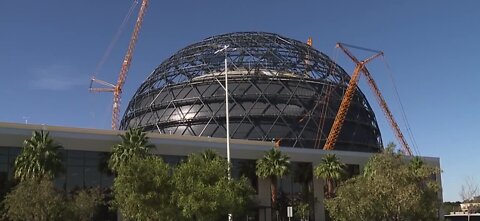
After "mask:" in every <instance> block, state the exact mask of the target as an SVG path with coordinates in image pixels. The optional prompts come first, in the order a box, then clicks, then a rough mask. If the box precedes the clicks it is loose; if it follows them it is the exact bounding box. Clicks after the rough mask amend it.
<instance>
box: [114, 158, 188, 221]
mask: <svg viewBox="0 0 480 221" xmlns="http://www.w3.org/2000/svg"><path fill="white" fill-rule="evenodd" d="M170 180H171V176H170V167H169V166H168V164H166V163H165V162H163V160H162V159H161V158H159V157H156V156H148V157H146V158H139V157H134V158H131V159H130V161H129V163H128V164H125V165H121V166H120V167H119V169H118V175H117V177H116V178H115V181H114V184H113V191H114V195H115V202H114V204H115V206H117V207H118V208H119V209H120V212H121V213H122V215H123V217H124V218H125V219H127V220H167V221H168V220H172V221H173V220H179V218H180V217H178V216H177V214H176V207H175V206H173V205H172V204H171V202H170V201H171V199H172V194H173V188H174V187H173V185H172V183H171V182H170Z"/></svg>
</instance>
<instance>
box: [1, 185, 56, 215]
mask: <svg viewBox="0 0 480 221" xmlns="http://www.w3.org/2000/svg"><path fill="white" fill-rule="evenodd" d="M3 203H4V206H5V215H6V216H7V218H8V219H10V220H13V221H16V220H32V221H47V220H59V219H60V218H61V215H62V211H63V210H64V208H65V207H64V199H63V197H62V194H60V193H59V192H57V190H56V189H55V187H54V184H53V182H52V181H51V180H50V179H47V178H42V179H26V180H24V181H22V182H20V183H19V184H18V185H17V186H16V187H15V188H14V189H13V190H12V191H11V192H10V193H8V194H7V196H6V197H5V200H4V201H3Z"/></svg>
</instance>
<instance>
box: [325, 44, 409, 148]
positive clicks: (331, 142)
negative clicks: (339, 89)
mask: <svg viewBox="0 0 480 221" xmlns="http://www.w3.org/2000/svg"><path fill="white" fill-rule="evenodd" d="M337 47H338V48H340V49H341V50H342V51H343V52H344V53H345V54H346V55H347V56H348V57H349V58H350V59H352V61H353V62H355V64H356V66H355V69H354V71H353V74H352V77H351V78H350V82H349V84H348V87H347V89H346V91H345V95H344V96H343V99H342V102H341V104H340V107H339V110H338V113H337V115H336V116H335V120H334V122H333V126H332V128H331V129H330V133H329V134H328V138H327V141H326V142H325V146H324V147H323V149H324V150H333V149H334V147H335V143H336V141H337V138H338V135H339V134H340V131H341V129H342V126H343V123H344V122H345V117H346V115H347V111H348V109H349V107H350V103H351V101H352V99H353V96H354V94H355V91H356V89H357V83H358V80H359V77H360V73H363V74H364V75H365V77H366V78H367V82H368V85H369V86H370V87H371V89H372V90H373V92H374V94H375V96H376V98H377V101H378V102H379V104H380V106H381V108H382V110H383V112H384V114H385V116H386V118H387V119H388V121H389V123H390V126H391V127H392V129H393V131H394V133H395V135H396V137H397V139H398V141H399V142H400V144H401V145H402V148H403V151H404V152H405V154H407V155H408V156H412V151H411V149H410V147H409V145H408V143H407V141H406V140H405V137H404V136H403V134H402V132H401V130H400V127H399V126H398V124H397V122H396V121H395V118H394V117H393V114H392V112H391V111H390V109H389V108H388V106H387V103H386V102H385V99H384V98H383V96H382V94H381V93H380V90H379V88H378V86H377V84H376V83H375V81H374V80H373V78H372V75H371V74H370V72H369V71H368V69H367V68H366V67H365V65H366V64H367V63H368V62H370V61H372V60H373V59H375V58H377V57H379V56H383V52H381V51H375V50H371V49H366V48H360V47H356V46H352V45H347V44H343V43H338V44H337ZM348 47H350V48H357V49H361V50H366V51H370V52H374V53H375V54H374V55H372V56H371V57H369V58H367V59H365V60H363V61H359V60H358V59H357V58H356V57H355V56H354V55H353V54H352V53H351V52H350V51H349V50H348Z"/></svg>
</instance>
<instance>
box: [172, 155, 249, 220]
mask: <svg viewBox="0 0 480 221" xmlns="http://www.w3.org/2000/svg"><path fill="white" fill-rule="evenodd" d="M212 153H213V152H211V151H208V152H204V153H202V154H191V155H189V156H188V158H187V159H186V161H184V162H183V163H181V164H180V165H178V167H177V168H176V169H175V170H174V174H173V179H172V181H173V185H174V186H175V190H174V193H173V198H172V199H173V202H174V203H175V205H176V206H177V207H178V208H179V210H180V211H181V214H182V215H183V216H185V217H186V218H188V219H192V218H193V219H195V220H199V221H210V220H217V219H219V218H220V217H226V216H227V214H228V213H231V214H233V215H234V216H236V215H238V214H241V213H243V212H244V211H245V210H246V208H247V206H248V204H249V202H250V195H251V194H252V193H253V189H252V187H251V186H250V185H249V183H248V180H247V179H246V178H245V177H242V178H241V179H239V180H234V179H231V180H230V179H228V177H227V168H228V163H227V161H226V160H225V159H223V158H221V157H219V156H218V155H217V154H216V153H215V154H212Z"/></svg>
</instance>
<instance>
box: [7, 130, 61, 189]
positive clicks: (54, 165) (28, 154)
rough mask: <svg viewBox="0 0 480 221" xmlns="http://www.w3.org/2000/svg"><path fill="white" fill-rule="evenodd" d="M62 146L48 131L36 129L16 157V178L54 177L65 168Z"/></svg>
mask: <svg viewBox="0 0 480 221" xmlns="http://www.w3.org/2000/svg"><path fill="white" fill-rule="evenodd" d="M61 148H62V146H60V145H58V144H55V143H54V141H53V139H52V138H51V137H50V136H49V133H48V132H45V131H43V130H42V131H40V132H38V131H34V132H33V134H32V137H31V138H30V139H27V140H25V141H24V142H23V148H22V152H21V153H20V154H19V155H18V156H17V158H16V159H15V166H14V168H15V178H16V179H18V180H20V181H24V180H26V179H30V178H31V179H42V178H48V179H53V178H54V177H55V176H56V175H57V174H58V173H60V172H61V171H62V170H63V166H62V158H61V156H60V153H59V150H60V149H61Z"/></svg>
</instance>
